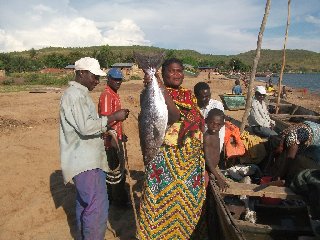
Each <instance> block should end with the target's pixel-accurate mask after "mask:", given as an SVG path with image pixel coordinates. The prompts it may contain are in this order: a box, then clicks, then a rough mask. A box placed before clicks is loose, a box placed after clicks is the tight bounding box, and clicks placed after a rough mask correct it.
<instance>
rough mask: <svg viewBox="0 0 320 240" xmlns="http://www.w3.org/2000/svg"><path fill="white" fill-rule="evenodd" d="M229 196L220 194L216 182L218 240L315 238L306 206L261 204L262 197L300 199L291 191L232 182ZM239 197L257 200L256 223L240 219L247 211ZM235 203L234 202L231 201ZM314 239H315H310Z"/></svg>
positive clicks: (293, 239)
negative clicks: (244, 196) (243, 196)
mask: <svg viewBox="0 0 320 240" xmlns="http://www.w3.org/2000/svg"><path fill="white" fill-rule="evenodd" d="M229 184H230V187H229V188H228V189H227V191H226V192H223V193H221V192H220V191H219V189H218V186H217V185H216V183H215V181H214V180H210V188H211V191H212V193H213V197H214V200H215V211H216V213H217V218H218V220H219V223H220V224H219V226H218V227H217V228H218V229H217V231H218V232H219V231H220V232H219V238H217V239H221V240H222V239H231V240H233V239H234V240H245V239H247V240H251V239H252V240H297V239H299V236H309V237H312V236H314V235H313V231H312V228H311V226H310V221H309V216H308V212H307V208H306V205H301V206H283V205H266V204H261V203H259V200H258V199H259V198H260V197H273V198H275V197H276V198H281V199H300V196H298V195H296V194H294V193H293V192H292V191H291V190H290V189H289V188H285V187H276V186H267V187H262V186H260V185H255V184H244V183H236V182H230V183H229ZM237 195H247V196H250V198H255V201H256V203H255V211H256V214H257V222H256V223H250V222H247V221H244V220H243V219H242V217H241V216H243V214H244V212H245V208H244V206H243V205H241V201H239V200H238V201H237V199H239V198H238V197H237ZM228 198H229V200H227V199H228ZM230 199H233V200H235V201H230ZM311 239H313V238H311Z"/></svg>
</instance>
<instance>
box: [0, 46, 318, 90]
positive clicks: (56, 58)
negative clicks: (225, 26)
mask: <svg viewBox="0 0 320 240" xmlns="http://www.w3.org/2000/svg"><path fill="white" fill-rule="evenodd" d="M134 51H137V52H143V53H154V52H163V51H165V52H166V57H167V58H169V57H177V58H180V59H181V60H182V61H183V63H184V64H189V65H191V66H193V67H194V68H193V69H196V68H197V67H199V66H202V67H203V66H210V67H215V68H218V69H219V70H220V71H221V72H228V71H230V70H231V69H233V70H235V71H242V72H249V71H250V68H251V65H252V62H253V59H254V56H255V51H249V52H245V53H241V54H238V55H229V56H227V55H212V54H201V53H199V52H196V51H193V50H174V49H163V48H157V47H147V46H108V45H105V46H92V47H83V48H57V47H49V48H43V49H40V50H35V49H30V50H28V51H22V52H10V53H0V69H4V70H5V71H6V78H5V79H3V80H2V83H3V84H2V85H7V86H8V85H12V84H15V83H16V79H20V80H21V79H22V82H23V83H24V84H38V85H60V86H61V85H65V84H66V83H67V82H68V81H69V80H71V79H72V78H73V74H72V73H70V74H67V73H57V74H41V73H39V70H41V69H43V68H64V67H65V66H67V65H69V64H74V62H75V61H76V60H77V59H79V58H81V57H85V56H90V57H94V58H97V59H98V60H99V62H100V65H101V67H103V68H108V67H110V66H111V65H112V64H114V63H119V62H134V58H133V52H134ZM282 54H283V52H282V50H268V49H266V50H261V57H260V61H259V65H258V69H257V71H258V72H265V71H272V72H275V73H278V72H280V69H281V64H282ZM319 62H320V53H316V52H311V51H306V50H287V51H286V66H285V72H320V65H319ZM186 70H189V71H190V74H193V73H194V74H196V73H197V71H193V70H192V69H186ZM135 78H136V76H131V80H133V79H135Z"/></svg>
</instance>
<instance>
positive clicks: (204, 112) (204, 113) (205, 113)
mask: <svg viewBox="0 0 320 240" xmlns="http://www.w3.org/2000/svg"><path fill="white" fill-rule="evenodd" d="M213 108H218V109H220V110H221V111H223V112H224V107H223V104H222V102H220V101H218V100H214V99H210V100H209V103H208V105H207V106H206V107H204V108H200V112H201V114H202V116H203V117H204V118H206V117H207V116H208V113H209V111H210V110H211V109H213ZM205 131H207V125H205ZM225 133H226V127H225V126H223V127H222V128H221V129H220V131H219V139H220V152H221V150H222V148H223V144H224V135H225Z"/></svg>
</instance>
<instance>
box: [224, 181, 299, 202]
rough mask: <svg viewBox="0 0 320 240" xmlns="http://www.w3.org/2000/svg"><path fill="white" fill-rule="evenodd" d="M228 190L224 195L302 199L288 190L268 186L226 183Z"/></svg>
mask: <svg viewBox="0 0 320 240" xmlns="http://www.w3.org/2000/svg"><path fill="white" fill-rule="evenodd" d="M228 184H229V188H227V190H226V191H225V192H220V194H224V195H247V196H253V197H271V198H281V199H302V198H301V196H299V195H297V194H295V193H294V192H293V191H292V190H291V189H290V188H287V187H278V186H270V185H267V184H265V185H257V184H246V183H238V182H232V181H228Z"/></svg>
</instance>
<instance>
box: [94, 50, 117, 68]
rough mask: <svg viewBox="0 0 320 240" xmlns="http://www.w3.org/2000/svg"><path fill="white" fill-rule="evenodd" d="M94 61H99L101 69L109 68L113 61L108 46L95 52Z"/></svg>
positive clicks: (112, 55)
mask: <svg viewBox="0 0 320 240" xmlns="http://www.w3.org/2000/svg"><path fill="white" fill-rule="evenodd" d="M96 59H97V60H98V61H99V63H100V66H101V67H104V68H109V66H110V65H111V63H112V62H113V61H114V54H113V52H112V51H111V49H110V46H109V45H106V46H102V47H101V49H100V50H99V51H98V52H97V55H96Z"/></svg>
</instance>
